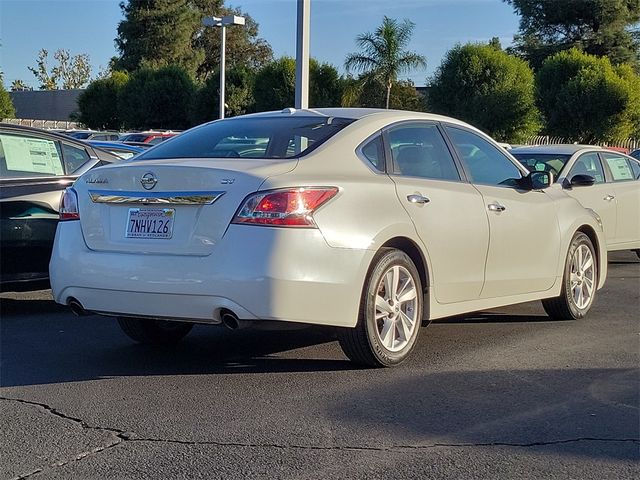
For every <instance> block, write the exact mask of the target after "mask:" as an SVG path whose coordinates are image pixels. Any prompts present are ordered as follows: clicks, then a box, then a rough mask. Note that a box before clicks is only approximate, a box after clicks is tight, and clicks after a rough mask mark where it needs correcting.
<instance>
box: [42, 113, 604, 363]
mask: <svg viewBox="0 0 640 480" xmlns="http://www.w3.org/2000/svg"><path fill="white" fill-rule="evenodd" d="M551 182H552V178H551V175H549V174H548V173H546V172H535V171H534V172H531V173H530V172H528V171H527V170H526V169H525V168H524V167H523V166H522V165H521V164H520V163H518V162H517V161H516V160H515V159H514V158H513V157H511V156H510V155H509V153H507V152H506V151H505V150H504V149H502V148H501V147H499V146H498V144H496V143H495V142H494V141H493V140H492V139H491V138H489V137H487V136H486V135H484V134H483V133H481V132H480V131H479V130H477V129H475V128H473V127H471V126H469V125H467V124H465V123H462V122H460V121H457V120H454V119H451V118H447V117H442V116H437V115H430V114H421V113H413V112H400V111H388V110H369V109H318V110H297V111H296V110H294V109H286V110H283V111H281V112H270V113H261V114H254V115H247V116H243V117H236V118H230V119H226V120H221V121H216V122H211V123H208V124H205V125H201V126H199V127H196V128H193V129H191V130H189V131H187V132H185V133H183V134H182V135H180V136H178V137H175V138H173V139H170V140H167V141H166V142H163V143H162V144H160V145H158V146H156V147H154V148H153V149H151V150H149V151H147V152H145V153H142V154H141V155H139V156H137V157H136V158H135V159H132V160H130V161H125V162H122V163H120V164H118V165H114V166H107V167H103V168H99V169H96V170H93V171H92V172H90V173H88V174H86V175H84V176H82V177H81V178H80V179H79V180H78V181H77V182H76V183H75V184H74V186H73V187H72V188H69V189H67V191H66V193H65V195H64V197H63V205H62V208H61V218H60V220H61V222H60V224H59V226H58V231H57V236H56V242H55V246H54V253H53V257H52V259H51V265H50V270H51V284H52V288H53V293H54V296H55V299H56V301H57V302H58V303H62V304H67V305H70V306H71V308H72V309H73V310H74V311H75V312H76V313H79V314H82V313H86V312H93V313H98V314H103V315H109V316H114V317H117V319H118V322H119V323H120V325H121V327H122V329H123V330H124V331H125V333H127V334H128V335H129V336H130V337H131V338H133V339H134V340H136V341H138V342H143V343H165V344H166V343H171V342H175V341H177V340H179V339H180V338H182V337H183V336H184V335H186V334H187V333H188V332H189V330H190V329H191V327H192V325H193V324H194V323H207V324H224V325H226V326H228V327H230V328H237V327H238V326H239V325H242V324H243V323H245V322H253V323H261V322H265V323H266V322H269V321H279V322H297V323H306V324H316V325H326V326H331V327H340V328H338V332H339V339H340V344H341V346H342V348H343V349H344V351H345V353H346V354H347V356H348V357H349V358H351V359H352V360H354V361H355V362H358V363H361V364H365V365H373V366H390V365H395V364H397V363H399V362H401V361H402V360H403V359H405V358H406V357H407V355H408V354H409V353H410V352H411V350H412V348H413V347H414V345H415V343H416V338H417V336H418V332H419V330H420V328H419V327H420V326H421V325H423V324H426V323H427V322H428V321H429V320H432V319H437V318H441V317H446V316H451V315H456V314H462V313H465V312H471V311H477V310H481V309H488V308H493V307H499V306H502V305H509V304H514V303H520V302H527V301H530V300H542V301H543V305H544V307H545V310H546V311H547V313H548V314H549V315H550V316H551V317H552V318H559V319H578V318H581V317H583V316H585V315H586V313H587V312H588V311H589V309H590V308H591V306H592V304H593V301H594V298H595V295H596V290H597V289H599V288H601V287H602V285H603V284H604V281H605V277H606V268H607V251H606V242H605V239H604V236H603V230H602V224H601V220H600V218H599V217H598V216H597V215H596V214H595V213H594V212H593V211H590V210H587V209H585V208H583V207H582V206H581V205H580V204H579V203H578V202H577V201H576V200H575V199H573V198H571V197H570V196H568V195H567V194H566V193H565V192H564V191H563V190H562V189H561V188H555V186H551V187H550V183H551Z"/></svg>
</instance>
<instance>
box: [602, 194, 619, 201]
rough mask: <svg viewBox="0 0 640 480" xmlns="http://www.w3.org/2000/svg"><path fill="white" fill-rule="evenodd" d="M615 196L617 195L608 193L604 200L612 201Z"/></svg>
mask: <svg viewBox="0 0 640 480" xmlns="http://www.w3.org/2000/svg"><path fill="white" fill-rule="evenodd" d="M614 198H616V197H614V196H613V195H607V196H606V197H604V198H603V200H606V201H607V202H610V201H611V200H613V199H614Z"/></svg>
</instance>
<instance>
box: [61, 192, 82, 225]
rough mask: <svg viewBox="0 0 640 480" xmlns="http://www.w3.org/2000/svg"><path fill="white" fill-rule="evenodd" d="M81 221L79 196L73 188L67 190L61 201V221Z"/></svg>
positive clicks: (63, 193)
mask: <svg viewBox="0 0 640 480" xmlns="http://www.w3.org/2000/svg"><path fill="white" fill-rule="evenodd" d="M64 220H80V211H79V210H78V195H77V194H76V191H75V190H74V189H73V188H65V189H64V192H62V198H61V199H60V221H61V222H62V221H64Z"/></svg>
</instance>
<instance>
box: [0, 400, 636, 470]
mask: <svg viewBox="0 0 640 480" xmlns="http://www.w3.org/2000/svg"><path fill="white" fill-rule="evenodd" d="M0 400H4V401H10V402H17V403H22V404H25V405H31V406H35V407H39V408H41V409H42V410H43V411H45V412H46V413H49V414H51V415H54V416H56V417H58V418H62V419H64V420H68V421H71V422H73V423H75V424H77V425H79V426H80V427H82V428H83V429H85V430H98V431H103V432H109V433H111V434H112V435H113V437H114V438H115V440H114V441H113V442H111V443H108V444H106V445H101V446H98V447H94V448H92V449H90V450H87V451H84V452H81V453H79V454H78V455H75V456H74V457H72V458H70V459H68V460H60V461H57V462H54V463H52V464H50V465H47V466H45V467H42V468H37V469H35V470H32V471H30V472H28V473H24V474H21V475H18V476H17V477H13V478H12V479H11V480H23V479H26V478H29V477H31V476H33V475H39V474H40V473H43V472H45V470H46V469H50V468H57V467H62V466H64V465H67V464H69V463H73V462H77V461H80V460H82V459H84V458H86V457H89V456H91V455H95V454H97V453H100V452H103V451H105V450H109V449H111V448H113V447H116V446H117V445H121V444H123V443H126V442H140V443H145V442H148V443H170V444H176V445H211V446H216V447H245V448H277V449H282V450H286V449H293V450H316V451H323V450H324V451H336V450H344V451H371V452H396V453H398V452H402V451H411V450H426V449H432V448H446V447H451V448H464V447H515V448H531V447H539V446H548V445H562V444H568V443H577V442H610V443H616V442H618V443H620V442H631V443H637V444H640V438H598V437H577V438H567V439H562V440H550V441H546V442H530V443H510V442H486V443H474V442H470V443H430V444H423V445H390V446H386V447H372V446H352V445H343V446H341V445H335V446H322V445H297V444H278V443H242V442H216V441H208V440H179V439H170V438H153V437H138V436H137V435H136V434H135V433H133V432H127V431H125V430H120V429H117V428H111V427H101V426H97V425H89V424H88V423H87V422H85V421H84V420H82V419H80V418H77V417H72V416H70V415H67V414H65V413H62V412H60V411H59V410H57V409H55V408H53V407H51V406H49V405H47V404H45V403H41V402H34V401H30V400H23V399H19V398H9V397H2V396H0Z"/></svg>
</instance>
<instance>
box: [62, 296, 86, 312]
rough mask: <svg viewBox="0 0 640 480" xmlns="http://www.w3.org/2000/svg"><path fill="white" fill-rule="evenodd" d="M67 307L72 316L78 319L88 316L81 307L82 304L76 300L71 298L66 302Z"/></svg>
mask: <svg viewBox="0 0 640 480" xmlns="http://www.w3.org/2000/svg"><path fill="white" fill-rule="evenodd" d="M67 305H69V308H70V309H71V311H72V312H73V314H74V315H76V316H78V317H84V316H86V315H89V312H87V311H86V310H85V309H84V307H83V306H82V304H81V303H80V302H79V301H78V300H76V299H75V298H73V297H71V298H69V299H68V300H67Z"/></svg>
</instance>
